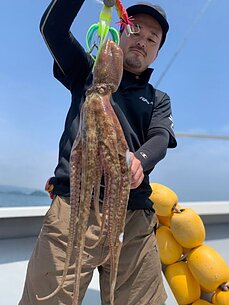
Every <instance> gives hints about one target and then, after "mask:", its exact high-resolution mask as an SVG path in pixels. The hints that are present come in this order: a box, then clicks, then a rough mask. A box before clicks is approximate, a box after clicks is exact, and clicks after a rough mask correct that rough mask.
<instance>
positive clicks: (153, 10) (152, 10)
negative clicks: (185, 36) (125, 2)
mask: <svg viewBox="0 0 229 305" xmlns="http://www.w3.org/2000/svg"><path fill="white" fill-rule="evenodd" d="M126 11H127V13H128V16H129V17H130V16H134V15H137V14H148V15H150V16H152V17H153V18H154V19H156V20H157V22H158V23H159V24H160V26H161V28H162V39H161V44H160V48H161V47H162V45H163V44H164V42H165V38H166V34H167V32H168V30H169V24H168V22H167V18H166V13H165V11H164V10H163V9H162V8H161V7H160V6H159V5H153V4H151V3H145V2H139V3H137V4H134V5H132V6H130V7H128V8H127V9H126Z"/></svg>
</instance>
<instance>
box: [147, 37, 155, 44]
mask: <svg viewBox="0 0 229 305" xmlns="http://www.w3.org/2000/svg"><path fill="white" fill-rule="evenodd" d="M148 41H149V42H150V43H152V44H156V43H157V42H156V41H155V40H154V39H153V38H148Z"/></svg>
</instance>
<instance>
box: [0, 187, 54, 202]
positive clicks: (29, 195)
mask: <svg viewBox="0 0 229 305" xmlns="http://www.w3.org/2000/svg"><path fill="white" fill-rule="evenodd" d="M50 204H51V199H50V198H49V195H48V193H47V192H45V191H43V190H37V189H28V188H23V187H14V186H5V185H4V186H3V185H0V208H1V207H26V206H46V205H47V206H49V205H50Z"/></svg>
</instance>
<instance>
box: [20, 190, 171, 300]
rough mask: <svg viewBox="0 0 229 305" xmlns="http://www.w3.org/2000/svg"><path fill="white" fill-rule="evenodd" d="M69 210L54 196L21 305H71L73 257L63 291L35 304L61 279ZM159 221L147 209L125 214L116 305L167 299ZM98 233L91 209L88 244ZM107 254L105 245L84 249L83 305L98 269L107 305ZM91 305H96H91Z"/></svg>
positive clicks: (30, 266) (65, 204)
mask: <svg viewBox="0 0 229 305" xmlns="http://www.w3.org/2000/svg"><path fill="white" fill-rule="evenodd" d="M69 215H70V206H69V204H68V200H67V199H64V198H61V197H58V196H57V197H56V198H55V199H54V200H53V202H52V205H51V207H50V209H49V210H48V212H47V214H46V216H45V219H44V224H43V227H42V230H41V233H40V235H39V237H38V239H37V243H36V246H35V249H34V251H33V254H32V257H31V259H30V261H29V264H28V270H27V276H26V282H25V287H24V291H23V296H22V299H21V301H20V303H19V305H72V291H73V283H74V253H73V254H72V257H71V263H70V267H69V270H68V275H67V279H66V281H65V284H64V287H63V289H62V290H61V291H60V292H59V293H58V294H57V295H55V296H54V297H52V298H51V299H49V300H45V301H37V299H36V294H37V295H38V296H40V297H42V296H46V295H48V294H50V293H51V292H52V291H53V290H55V288H56V287H57V286H58V282H59V281H60V279H61V277H62V272H63V266H64V261H65V256H66V254H65V252H66V246H67V236H68V225H69ZM155 223H156V221H155V217H154V215H153V213H150V214H149V215H147V213H145V212H144V210H137V211H127V217H126V226H125V234H124V242H123V247H122V250H121V255H120V260H119V269H118V277H117V283H116V289H115V305H162V304H163V303H164V302H165V300H166V293H165V290H164V287H163V282H162V276H161V264H160V260H159V256H158V248H157V245H156V239H155V235H154V230H153V228H154V226H155ZM98 234H99V227H98V225H97V222H96V219H95V214H94V210H91V213H90V219H89V226H88V230H87V233H86V244H88V245H89V244H93V243H94V242H95V240H96V239H97V237H98ZM107 251H108V246H107V240H106V238H105V237H104V238H103V240H102V242H101V243H100V245H99V246H98V247H96V248H95V249H88V248H85V252H84V256H83V266H82V272H81V280H80V302H79V304H80V303H81V302H82V299H83V297H84V294H85V292H86V290H87V287H88V285H89V283H90V281H91V278H92V275H93V270H94V269H95V266H99V267H98V271H99V274H100V291H101V301H102V302H101V304H102V305H109V280H110V277H109V274H110V273H109V271H110V266H109V262H107V263H105V264H103V265H101V262H102V261H103V260H104V257H105V256H106V254H107ZM88 305H93V304H88Z"/></svg>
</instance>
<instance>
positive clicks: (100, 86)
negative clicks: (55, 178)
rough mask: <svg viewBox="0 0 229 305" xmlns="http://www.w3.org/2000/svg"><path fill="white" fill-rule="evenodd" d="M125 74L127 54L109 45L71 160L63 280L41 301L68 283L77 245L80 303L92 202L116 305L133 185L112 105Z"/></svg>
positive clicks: (95, 77) (101, 58) (97, 67)
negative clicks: (104, 239) (106, 246)
mask: <svg viewBox="0 0 229 305" xmlns="http://www.w3.org/2000/svg"><path fill="white" fill-rule="evenodd" d="M122 72H123V54H122V50H121V49H120V47H119V46H118V45H117V44H116V43H115V42H113V41H111V40H108V41H107V42H106V43H105V44H104V45H103V47H102V48H101V51H100V53H99V56H98V58H97V62H96V65H95V69H94V75H93V84H92V87H91V88H90V89H88V91H87V93H86V100H85V102H84V104H83V106H82V109H81V121H80V128H79V132H78V135H77V137H76V139H75V141H74V144H73V147H72V152H71V157H70V184H71V194H70V204H71V215H70V226H69V237H68V245H67V251H66V261H65V266H64V271H63V277H62V281H61V283H60V284H59V286H58V287H57V288H56V290H55V291H53V292H52V293H51V294H50V295H48V296H46V297H43V298H38V297H37V298H38V299H40V300H43V299H48V298H51V297H52V296H54V295H55V294H56V293H58V292H59V291H60V289H61V288H62V286H63V284H64V281H65V279H66V274H67V270H68V266H69V263H70V256H71V253H72V249H73V246H76V251H77V253H76V262H75V284H74V292H73V302H72V304H74V305H77V304H78V298H79V287H80V272H81V265H82V254H83V250H84V247H85V233H86V230H87V225H88V219H89V214H90V208H91V204H92V201H93V206H94V208H95V212H96V218H97V221H98V224H99V225H100V226H101V232H100V237H99V239H98V241H96V242H95V244H94V245H93V246H91V247H96V246H97V245H98V244H99V242H100V238H101V237H102V235H107V237H108V241H109V254H108V256H107V257H106V258H105V260H104V261H106V260H107V259H110V263H111V273H110V285H111V289H110V304H111V305H113V304H114V289H115V283H116V278H117V270H118V260H119V255H120V251H121V246H122V241H121V240H120V235H121V233H123V231H124V224H125V217H126V210H127V203H128V198H129V191H130V180H131V179H130V178H131V173H130V161H129V150H128V146H127V143H126V140H125V137H124V134H123V131H122V128H121V126H120V123H119V121H118V118H117V117H116V115H115V112H114V110H113V108H112V106H111V103H110V97H111V94H112V92H115V91H116V90H117V88H118V86H119V84H120V81H121V78H122ZM102 175H103V176H104V180H105V191H104V200H103V211H102V216H101V214H100V213H99V188H100V182H101V177H102ZM92 193H94V195H93V198H92ZM76 226H77V232H76ZM74 240H76V245H74Z"/></svg>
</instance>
